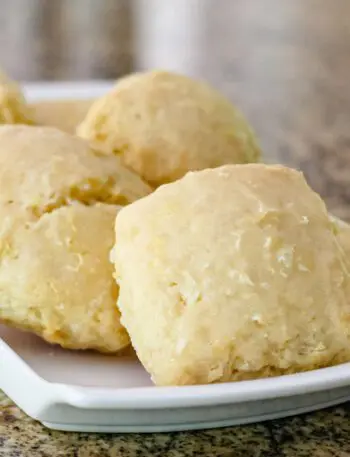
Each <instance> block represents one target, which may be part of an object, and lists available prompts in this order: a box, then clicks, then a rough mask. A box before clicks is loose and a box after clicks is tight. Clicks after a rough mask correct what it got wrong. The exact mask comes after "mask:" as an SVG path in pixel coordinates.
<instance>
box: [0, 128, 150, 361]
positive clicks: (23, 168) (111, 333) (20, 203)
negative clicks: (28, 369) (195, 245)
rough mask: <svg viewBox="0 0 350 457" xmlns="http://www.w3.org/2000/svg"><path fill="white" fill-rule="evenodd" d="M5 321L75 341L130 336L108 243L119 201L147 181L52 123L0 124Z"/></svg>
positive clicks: (100, 343) (94, 342)
mask: <svg viewBox="0 0 350 457" xmlns="http://www.w3.org/2000/svg"><path fill="white" fill-rule="evenodd" d="M0 185H1V192H0V255H1V263H0V321H2V322H4V323H6V324H8V325H13V326H15V327H19V328H22V329H26V330H30V331H32V332H35V333H36V334H38V335H40V336H41V337H43V338H44V339H45V340H47V341H49V342H51V343H57V344H60V345H61V346H63V347H66V348H72V349H88V348H90V349H96V350H99V351H103V352H116V351H118V350H119V349H121V348H123V347H124V346H126V345H128V344H129V338H128V335H127V332H126V331H125V329H124V328H123V326H122V325H121V323H120V313H119V311H118V309H117V306H116V300H117V296H118V288H117V286H116V284H115V281H114V280H113V277H112V275H113V267H112V265H111V264H110V261H109V251H110V249H111V247H112V246H113V244H114V220H115V217H116V214H117V212H118V211H119V209H120V207H121V206H123V205H126V204H128V203H130V202H132V201H134V200H136V199H137V198H140V197H143V196H144V195H146V194H148V193H149V192H150V191H151V189H150V188H149V186H148V185H147V184H145V183H144V182H142V180H141V179H140V178H139V177H138V176H137V175H136V174H134V173H133V172H131V171H129V170H127V169H126V168H125V167H124V166H123V165H121V164H120V161H119V159H118V158H117V157H114V156H106V155H103V154H102V155H101V154H100V153H99V152H96V151H94V150H92V149H91V148H90V147H89V145H88V144H87V143H86V142H85V141H84V140H81V139H79V138H76V137H73V136H71V135H68V134H66V133H64V132H61V131H59V130H57V129H54V128H49V127H29V126H2V127H0Z"/></svg>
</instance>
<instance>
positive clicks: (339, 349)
mask: <svg viewBox="0 0 350 457" xmlns="http://www.w3.org/2000/svg"><path fill="white" fill-rule="evenodd" d="M140 220H142V225H141V224H140V223H139V221H140ZM116 240H117V241H116V244H115V247H114V249H113V251H112V258H113V260H114V262H115V266H116V277H117V281H118V284H119V286H120V292H119V299H118V304H119V307H120V310H121V313H122V323H123V324H124V325H125V327H126V328H127V330H128V332H129V335H130V337H131V340H132V343H133V345H134V347H135V349H136V351H137V353H138V356H139V358H140V360H141V361H142V363H143V364H144V366H145V367H146V369H147V370H148V371H149V372H150V373H151V375H152V378H153V380H154V382H155V383H156V384H158V385H181V384H197V383H198V384H199V383H212V382H224V381H231V380H240V379H252V378H258V377H265V376H273V375H279V374H285V373H293V372H298V371H304V370H310V369H314V368H317V367H323V366H327V365H331V364H336V363H340V362H343V361H347V360H350V345H349V331H350V326H349V322H350V302H349V293H348V291H349V288H348V286H349V274H350V263H349V260H348V259H347V258H346V256H345V255H344V252H343V250H342V249H339V243H338V241H337V239H336V238H335V234H334V230H333V226H332V222H331V221H330V219H329V216H328V214H327V211H326V208H325V205H324V203H323V202H322V200H321V199H320V197H319V196H318V195H317V194H316V193H314V192H313V191H312V190H311V189H310V188H309V187H308V185H307V183H306V182H305V180H304V178H303V175H302V174H301V173H299V172H297V171H294V170H292V169H288V168H285V167H282V166H267V165H258V164H255V165H227V166H224V167H220V168H217V169H212V170H204V171H199V172H194V173H188V174H187V175H186V176H185V177H184V178H182V179H181V180H179V181H177V182H175V183H172V184H168V185H165V186H162V187H160V188H159V189H158V190H156V191H155V192H154V193H153V194H152V195H150V196H148V197H146V198H144V199H142V200H140V201H138V202H135V203H133V204H132V205H130V206H129V207H126V208H123V209H122V210H121V211H120V213H119V214H118V215H117V219H116Z"/></svg>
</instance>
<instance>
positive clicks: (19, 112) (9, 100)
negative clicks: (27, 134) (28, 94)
mask: <svg viewBox="0 0 350 457" xmlns="http://www.w3.org/2000/svg"><path fill="white" fill-rule="evenodd" d="M32 123H33V119H32V115H31V112H30V109H29V108H28V105H27V103H26V101H25V98H24V96H23V94H22V91H21V89H20V88H19V86H18V85H17V84H16V83H15V82H13V81H11V80H10V79H9V78H8V77H7V76H6V75H5V74H4V73H1V72H0V124H32Z"/></svg>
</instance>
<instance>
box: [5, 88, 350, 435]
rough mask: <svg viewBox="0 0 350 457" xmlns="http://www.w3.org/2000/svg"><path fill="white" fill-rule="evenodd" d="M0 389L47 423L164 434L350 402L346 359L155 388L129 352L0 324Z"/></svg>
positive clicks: (46, 92) (54, 94) (43, 94)
mask: <svg viewBox="0 0 350 457" xmlns="http://www.w3.org/2000/svg"><path fill="white" fill-rule="evenodd" d="M110 86H111V84H110V83H108V82H97V83H62V84H48V83H45V84H35V85H32V86H27V87H26V94H27V96H28V99H30V100H31V101H35V100H43V99H54V98H67V97H72V98H91V97H95V96H98V95H100V94H102V93H104V92H105V91H106V90H107V89H108V88H109V87H110ZM0 389H2V390H3V391H4V392H5V393H6V394H7V395H8V396H9V397H10V398H12V400H13V401H14V402H15V403H17V405H18V406H19V407H20V408H22V409H23V410H24V411H25V412H26V413H27V414H28V415H29V416H31V417H33V418H34V419H37V420H39V421H40V422H42V423H43V424H44V425H46V426H47V427H50V428H53V429H58V430H68V431H73V430H74V431H91V432H164V431H176V430H191V429H204V428H212V427H223V426H228V425H235V424H245V423H249V422H257V421H262V420H267V419H272V418H279V417H284V416H290V415H294V414H299V413H304V412H307V411H313V410H316V409H320V408H324V407H327V406H331V405H335V404H338V403H342V402H344V401H347V400H349V399H350V364H343V365H339V366H336V367H331V368H324V369H321V370H315V371H311V372H308V373H300V374H295V375H288V376H282V377H276V378H270V379H262V380H256V381H244V382H237V383H225V384H212V385H207V386H189V387H155V386H153V385H152V382H151V380H150V377H149V375H148V374H147V373H146V371H145V370H144V369H143V367H142V366H141V364H140V363H139V362H138V360H137V359H136V357H135V355H133V354H131V353H130V354H124V355H123V356H118V357H117V356H103V355H100V354H95V353H89V352H72V351H65V350H63V349H60V348H58V347H54V346H50V345H48V344H46V343H44V342H43V341H41V340H40V339H39V338H36V337H35V336H33V335H30V334H27V333H24V332H20V331H18V330H13V329H9V328H7V327H5V326H1V325H0Z"/></svg>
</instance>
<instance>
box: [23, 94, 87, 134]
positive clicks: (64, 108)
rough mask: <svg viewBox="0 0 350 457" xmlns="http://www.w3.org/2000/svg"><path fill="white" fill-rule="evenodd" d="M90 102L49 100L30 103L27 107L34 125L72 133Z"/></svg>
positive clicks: (84, 114)
mask: <svg viewBox="0 0 350 457" xmlns="http://www.w3.org/2000/svg"><path fill="white" fill-rule="evenodd" d="M92 102H93V100H51V101H42V102H35V103H30V104H29V107H30V108H31V110H32V112H33V118H34V119H35V123H36V124H38V125H46V126H50V127H57V128H58V129H60V130H63V131H64V132H68V133H74V132H75V129H76V127H77V125H79V124H80V123H81V122H82V120H83V119H84V117H85V116H86V113H87V112H88V109H89V108H90V106H91V105H92Z"/></svg>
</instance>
